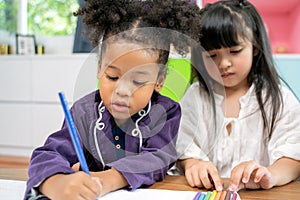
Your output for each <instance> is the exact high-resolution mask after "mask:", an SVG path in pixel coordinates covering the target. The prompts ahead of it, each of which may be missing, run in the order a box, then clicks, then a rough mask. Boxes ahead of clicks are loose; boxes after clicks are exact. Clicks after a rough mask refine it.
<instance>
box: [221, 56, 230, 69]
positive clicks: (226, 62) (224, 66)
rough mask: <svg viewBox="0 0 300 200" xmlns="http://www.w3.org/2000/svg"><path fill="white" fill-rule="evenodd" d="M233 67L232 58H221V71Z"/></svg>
mask: <svg viewBox="0 0 300 200" xmlns="http://www.w3.org/2000/svg"><path fill="white" fill-rule="evenodd" d="M231 65H232V63H231V61H230V58H228V57H227V56H224V57H222V58H220V62H219V68H220V69H227V68H229V67H230V66H231Z"/></svg>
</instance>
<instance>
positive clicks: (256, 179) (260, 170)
mask: <svg viewBox="0 0 300 200" xmlns="http://www.w3.org/2000/svg"><path fill="white" fill-rule="evenodd" d="M264 176H267V177H270V176H271V174H270V172H269V171H268V169H267V168H266V167H260V168H258V170H257V172H256V174H255V177H254V182H255V183H259V182H260V181H261V179H262V178H263V177H264Z"/></svg>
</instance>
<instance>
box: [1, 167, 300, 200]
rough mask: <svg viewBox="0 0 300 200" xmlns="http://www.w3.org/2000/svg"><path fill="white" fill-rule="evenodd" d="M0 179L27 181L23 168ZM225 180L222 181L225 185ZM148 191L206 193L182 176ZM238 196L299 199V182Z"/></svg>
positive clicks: (253, 199)
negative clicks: (191, 184) (191, 185)
mask: <svg viewBox="0 0 300 200" xmlns="http://www.w3.org/2000/svg"><path fill="white" fill-rule="evenodd" d="M0 179H9V180H22V181H26V180H27V179H28V175H27V169H24V168H16V169H15V168H14V169H13V168H0ZM226 181H227V179H224V182H225V185H226ZM148 188H149V189H166V190H181V191H207V190H203V189H200V190H199V189H198V188H193V187H190V186H189V185H188V184H187V182H186V179H185V177H184V176H166V178H165V180H163V181H161V182H157V183H155V184H153V185H151V186H149V187H148ZM238 193H239V195H240V197H241V199H242V200H250V199H251V200H257V199H263V200H276V199H288V200H293V199H299V197H300V181H294V182H291V183H289V184H286V185H284V186H280V187H274V188H272V189H269V190H240V191H239V192H238Z"/></svg>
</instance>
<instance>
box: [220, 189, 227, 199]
mask: <svg viewBox="0 0 300 200" xmlns="http://www.w3.org/2000/svg"><path fill="white" fill-rule="evenodd" d="M226 194H227V191H226V190H223V191H222V194H221V196H220V200H224V199H225V197H226Z"/></svg>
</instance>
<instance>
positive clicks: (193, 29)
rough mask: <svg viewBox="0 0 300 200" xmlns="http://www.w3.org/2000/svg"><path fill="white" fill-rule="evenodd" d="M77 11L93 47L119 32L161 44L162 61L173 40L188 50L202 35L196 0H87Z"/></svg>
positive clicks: (183, 50)
mask: <svg viewBox="0 0 300 200" xmlns="http://www.w3.org/2000/svg"><path fill="white" fill-rule="evenodd" d="M74 15H75V16H82V19H83V23H84V24H85V26H86V29H87V32H88V34H89V38H90V39H91V41H92V43H93V46H94V47H96V46H98V45H99V42H100V41H101V40H106V39H108V38H109V37H111V36H115V35H118V34H120V36H121V37H122V38H123V39H126V40H128V41H133V42H139V43H144V44H148V45H150V44H151V45H157V46H155V47H159V48H162V50H159V51H160V56H159V63H162V64H165V63H166V62H167V60H168V56H169V49H170V45H171V44H172V45H173V46H174V48H175V50H177V52H179V53H181V54H185V53H187V52H188V51H189V46H190V45H191V41H193V42H195V43H198V42H199V38H200V17H201V16H200V8H199V7H198V6H197V5H196V3H195V1H193V0H164V1H160V0H146V1H145V0H86V1H85V5H84V6H83V7H81V8H79V10H78V11H77V12H75V13H74ZM145 28H147V29H145ZM150 28H151V29H150ZM165 30H169V31H172V33H171V32H168V31H165ZM128 31H129V32H128ZM162 45H163V46H162ZM157 49H158V48H157ZM157 49H156V50H157Z"/></svg>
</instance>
